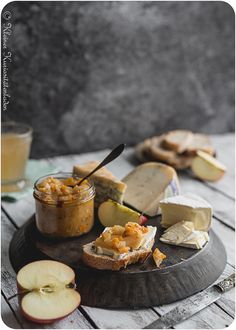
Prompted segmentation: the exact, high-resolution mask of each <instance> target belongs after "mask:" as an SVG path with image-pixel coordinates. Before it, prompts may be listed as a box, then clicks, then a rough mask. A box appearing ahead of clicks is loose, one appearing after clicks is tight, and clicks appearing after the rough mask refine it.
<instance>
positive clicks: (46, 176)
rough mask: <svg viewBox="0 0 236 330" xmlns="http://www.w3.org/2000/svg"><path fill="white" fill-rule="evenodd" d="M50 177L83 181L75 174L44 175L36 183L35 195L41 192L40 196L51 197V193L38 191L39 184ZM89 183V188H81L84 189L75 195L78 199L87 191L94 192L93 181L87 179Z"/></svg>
mask: <svg viewBox="0 0 236 330" xmlns="http://www.w3.org/2000/svg"><path fill="white" fill-rule="evenodd" d="M49 177H52V178H56V179H66V178H69V177H73V178H75V179H81V180H82V179H83V178H81V177H80V176H78V175H77V174H75V173H73V172H62V171H60V172H56V173H51V174H47V175H43V176H41V177H39V178H38V179H37V180H36V181H35V183H34V193H36V194H37V192H39V193H40V194H43V195H45V196H50V195H51V193H47V192H42V191H40V190H39V189H38V187H37V186H38V184H39V183H40V182H41V181H42V180H43V179H46V178H49ZM86 180H87V182H88V184H89V185H88V186H85V185H84V186H81V187H83V188H84V189H81V190H80V191H79V192H78V193H75V194H74V196H76V197H79V196H80V195H81V193H85V192H86V191H88V192H89V191H90V190H91V188H92V190H94V184H93V183H92V181H91V180H90V179H86Z"/></svg>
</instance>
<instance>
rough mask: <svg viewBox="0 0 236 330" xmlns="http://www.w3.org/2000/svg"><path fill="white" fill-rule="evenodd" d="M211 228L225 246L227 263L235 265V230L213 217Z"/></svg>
mask: <svg viewBox="0 0 236 330" xmlns="http://www.w3.org/2000/svg"><path fill="white" fill-rule="evenodd" d="M212 228H213V230H214V232H215V233H216V234H217V235H218V236H219V237H220V239H221V241H222V243H223V244H224V246H225V249H226V252H227V261H228V263H229V264H230V265H232V266H235V232H234V231H233V230H231V229H230V228H229V227H227V226H225V225H224V224H223V223H221V222H220V221H218V220H217V219H214V218H213V221H212Z"/></svg>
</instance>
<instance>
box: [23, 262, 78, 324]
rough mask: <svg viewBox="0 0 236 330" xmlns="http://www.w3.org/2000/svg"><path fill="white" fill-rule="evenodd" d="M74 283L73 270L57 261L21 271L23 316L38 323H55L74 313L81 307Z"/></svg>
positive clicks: (39, 264) (34, 265) (32, 264)
mask: <svg viewBox="0 0 236 330" xmlns="http://www.w3.org/2000/svg"><path fill="white" fill-rule="evenodd" d="M74 280H75V273H74V271H73V269H71V268H70V267H69V266H67V265H65V264H62V263H60V262H57V261H53V260H40V261H35V262H32V263H30V264H28V265H26V266H24V267H23V268H21V270H20V271H19V272H18V274H17V287H18V292H19V298H20V305H21V311H22V313H23V315H24V316H25V317H27V318H28V319H29V320H31V321H34V322H37V323H51V322H53V321H56V320H58V319H61V318H63V317H65V316H67V315H68V314H70V313H72V312H73V311H74V310H75V309H76V308H77V307H78V306H79V304H80V294H79V293H78V292H77V291H76V290H75V289H74V288H73V283H74Z"/></svg>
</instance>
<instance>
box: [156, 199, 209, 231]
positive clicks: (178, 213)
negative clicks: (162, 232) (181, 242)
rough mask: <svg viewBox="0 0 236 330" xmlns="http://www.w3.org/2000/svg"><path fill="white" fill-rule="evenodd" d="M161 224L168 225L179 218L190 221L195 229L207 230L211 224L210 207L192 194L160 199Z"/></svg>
mask: <svg viewBox="0 0 236 330" xmlns="http://www.w3.org/2000/svg"><path fill="white" fill-rule="evenodd" d="M160 208H161V211H162V219H161V225H162V227H164V228H167V227H170V226H172V225H173V224H175V223H177V222H180V221H181V220H185V221H191V222H193V224H194V228H195V230H200V231H208V230H209V228H210V226H211V219H212V207H211V205H210V204H209V203H208V202H206V201H205V200H204V199H203V198H201V197H199V196H196V195H194V194H186V195H179V196H174V197H169V198H165V199H163V200H161V201H160Z"/></svg>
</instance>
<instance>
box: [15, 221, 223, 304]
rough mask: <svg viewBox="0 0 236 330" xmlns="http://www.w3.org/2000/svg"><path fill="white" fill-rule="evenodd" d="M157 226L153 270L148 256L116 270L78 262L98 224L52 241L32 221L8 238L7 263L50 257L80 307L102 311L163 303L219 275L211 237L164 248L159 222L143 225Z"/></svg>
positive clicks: (217, 249)
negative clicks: (193, 245)
mask: <svg viewBox="0 0 236 330" xmlns="http://www.w3.org/2000/svg"><path fill="white" fill-rule="evenodd" d="M148 224H149V225H152V226H156V227H157V234H156V238H155V244H154V246H153V249H154V248H155V247H158V248H159V249H160V250H161V251H162V252H163V253H165V254H166V255H167V259H165V260H164V261H163V263H162V265H161V268H157V267H156V266H155V263H154V261H153V258H152V256H150V257H149V258H148V259H147V260H146V261H145V263H143V264H134V265H130V266H128V267H127V268H126V269H123V270H120V271H104V270H96V269H93V268H90V267H87V266H86V265H84V264H83V262H82V260H81V255H82V246H83V245H84V244H86V243H89V242H91V241H93V240H94V239H95V238H97V237H98V236H99V234H100V233H101V232H102V231H103V228H102V227H101V226H100V225H99V224H98V221H97V224H96V226H94V228H93V229H92V231H91V232H89V233H88V234H86V235H83V236H80V237H78V238H71V239H63V240H55V239H54V240H53V239H49V238H45V237H44V236H42V235H41V234H40V233H39V231H38V230H37V228H36V225H35V219H34V217H32V218H31V219H30V220H29V221H28V222H27V223H26V224H25V225H24V226H22V227H21V228H20V229H19V230H18V231H17V232H16V233H15V235H14V236H13V238H12V241H11V243H10V251H9V255H10V260H11V263H12V266H13V268H14V270H15V271H16V272H17V271H18V270H19V269H20V268H21V267H22V266H24V265H26V264H27V263H29V262H32V261H35V260H40V259H53V260H57V261H61V262H63V263H66V264H68V265H69V266H71V267H72V268H73V269H74V270H75V273H76V283H77V287H78V290H79V292H80V294H81V297H82V304H83V305H86V306H92V307H105V308H138V307H150V306H158V305H162V304H169V303H171V302H174V301H177V300H180V299H183V298H186V297H188V296H190V295H192V294H194V293H196V292H199V291H201V290H203V289H205V288H207V287H208V286H209V285H211V284H212V283H213V282H214V281H215V280H217V278H218V277H219V276H220V275H221V273H222V272H223V270H224V268H225V265H226V252H225V249H224V246H223V244H222V243H221V241H220V239H219V238H218V237H217V236H216V234H215V233H214V232H213V231H212V230H210V233H209V235H210V241H209V242H208V243H207V244H206V245H205V246H204V248H203V249H201V250H193V249H188V248H184V247H178V246H173V245H167V244H164V243H162V242H161V241H160V240H159V237H160V235H161V234H162V233H163V229H162V228H161V227H160V218H159V217H156V218H153V219H151V220H149V221H148Z"/></svg>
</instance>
